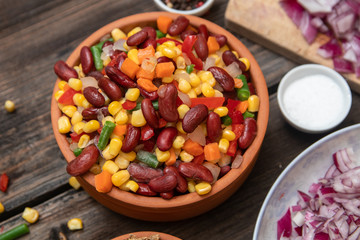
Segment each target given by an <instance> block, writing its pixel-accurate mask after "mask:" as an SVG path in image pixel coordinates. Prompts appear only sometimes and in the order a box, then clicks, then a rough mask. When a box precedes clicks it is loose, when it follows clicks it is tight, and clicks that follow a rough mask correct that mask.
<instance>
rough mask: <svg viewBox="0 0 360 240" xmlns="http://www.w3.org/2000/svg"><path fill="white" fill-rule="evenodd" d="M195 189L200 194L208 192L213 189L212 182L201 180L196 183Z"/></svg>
mask: <svg viewBox="0 0 360 240" xmlns="http://www.w3.org/2000/svg"><path fill="white" fill-rule="evenodd" d="M195 191H196V192H197V194H199V195H205V194H208V193H209V192H210V191H211V184H210V183H208V182H201V183H198V184H196V185H195Z"/></svg>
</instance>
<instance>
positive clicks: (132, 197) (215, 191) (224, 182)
mask: <svg viewBox="0 0 360 240" xmlns="http://www.w3.org/2000/svg"><path fill="white" fill-rule="evenodd" d="M159 15H164V16H169V17H171V18H173V19H174V18H176V17H177V16H179V15H181V14H174V13H169V12H161V11H160V12H148V13H139V14H135V15H131V16H128V17H124V18H120V19H118V20H115V21H113V22H111V23H109V24H107V25H105V26H103V27H101V28H100V29H98V30H97V31H95V32H94V33H92V34H91V35H90V36H88V37H87V38H86V39H85V40H84V41H82V42H81V43H80V44H79V45H78V46H77V47H76V49H75V50H74V51H73V52H72V53H71V55H70V56H69V58H68V59H67V60H66V63H67V64H69V66H74V65H75V64H77V63H79V55H80V50H81V48H82V47H83V46H91V45H93V44H95V43H97V42H98V41H99V39H100V38H101V37H102V36H104V35H105V34H108V33H110V32H111V30H112V29H114V28H115V27H118V28H120V29H121V28H125V27H134V26H139V25H141V24H143V25H144V23H145V25H149V23H150V22H156V19H157V17H158V16H159ZM186 17H187V18H188V19H189V20H190V23H191V24H192V25H193V26H195V27H198V26H199V25H200V24H202V23H203V24H206V25H207V27H208V29H209V31H210V29H211V32H223V33H226V37H227V38H228V46H229V47H230V48H231V49H234V50H236V51H238V52H239V53H241V56H244V57H246V58H248V60H249V61H250V63H251V68H250V74H251V76H256V79H257V80H256V81H254V87H255V89H256V90H257V95H258V96H259V98H260V109H259V111H258V115H257V123H258V131H257V135H256V137H255V139H254V141H253V143H252V144H251V145H250V147H249V148H248V149H247V150H246V151H245V153H244V155H243V158H244V161H243V163H242V164H241V166H240V168H237V169H231V170H230V171H229V172H228V173H227V174H226V175H225V176H223V177H222V178H221V179H219V180H218V181H217V182H216V183H215V184H213V185H212V190H211V192H210V193H208V194H206V195H202V196H200V195H198V194H197V193H187V194H184V195H178V196H175V197H173V198H172V199H170V200H165V199H163V198H161V197H146V196H141V195H137V194H134V193H131V192H126V191H122V190H120V189H118V188H116V187H113V188H112V190H111V191H110V192H109V193H100V194H105V195H107V196H108V197H110V198H113V199H116V200H119V201H121V202H124V203H127V204H130V205H135V206H140V207H143V208H156V209H168V208H178V207H183V206H188V205H190V204H192V203H198V202H202V201H204V200H205V199H208V198H210V199H211V201H216V199H218V198H221V196H219V193H221V192H224V190H225V189H227V188H229V187H231V186H232V185H233V184H232V183H234V182H235V180H236V179H238V178H239V177H240V176H241V174H242V173H247V172H248V171H249V170H251V168H252V167H253V165H254V163H255V161H256V156H257V155H258V153H259V150H260V148H261V145H262V142H263V139H264V137H265V132H266V129H267V125H268V120H269V95H268V89H267V85H266V81H265V78H264V76H263V73H262V71H261V69H260V66H259V65H258V63H257V61H256V60H255V58H254V56H253V55H252V54H251V53H250V51H249V49H248V48H246V47H245V45H243V43H242V42H241V41H240V40H238V39H237V38H236V37H235V36H234V35H232V34H231V33H230V32H228V31H227V30H225V29H224V28H222V27H220V26H218V25H217V24H215V23H212V22H210V21H208V20H206V19H202V18H200V17H197V16H192V15H189V16H186ZM124 22H126V23H127V24H126V25H124ZM129 22H130V23H131V24H130V25H129V24H128V23H129ZM59 81H60V79H59V78H57V80H56V82H55V86H54V90H53V95H52V96H54V94H55V93H56V91H57V90H58V89H59V88H58V82H59ZM260 86H261V87H260ZM51 99H52V100H51V122H52V127H53V131H54V135H55V139H56V141H57V144H58V146H59V148H60V150H61V152H62V154H63V156H64V158H65V160H66V161H67V162H69V161H71V160H72V159H74V158H75V155H74V153H73V152H72V151H71V150H70V148H69V144H68V142H67V140H66V136H65V135H63V134H60V133H59V131H58V126H57V120H58V118H59V117H60V116H61V111H60V109H59V108H58V104H57V102H56V100H55V98H54V97H52V98H51ZM254 158H255V159H254ZM78 178H80V180H83V181H85V182H87V183H89V184H90V185H92V187H93V188H94V189H95V181H94V174H92V173H90V172H87V173H85V174H83V175H82V176H80V177H78ZM237 187H240V186H237ZM95 191H96V190H95Z"/></svg>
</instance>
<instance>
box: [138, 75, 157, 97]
mask: <svg viewBox="0 0 360 240" xmlns="http://www.w3.org/2000/svg"><path fill="white" fill-rule="evenodd" d="M154 80H155V79H154ZM153 83H154V81H153ZM138 88H139V90H140V94H141V96H143V97H144V98H148V99H150V100H151V101H154V100H156V99H158V98H159V95H158V93H157V91H154V92H148V91H146V90H145V89H143V88H141V87H139V86H138Z"/></svg>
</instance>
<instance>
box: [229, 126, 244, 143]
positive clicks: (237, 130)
mask: <svg viewBox="0 0 360 240" xmlns="http://www.w3.org/2000/svg"><path fill="white" fill-rule="evenodd" d="M231 128H232V129H231V130H232V131H233V132H234V133H235V136H236V137H235V140H237V139H239V137H240V136H241V135H242V134H243V132H244V129H245V126H244V124H232V125H231ZM235 140H234V141H235Z"/></svg>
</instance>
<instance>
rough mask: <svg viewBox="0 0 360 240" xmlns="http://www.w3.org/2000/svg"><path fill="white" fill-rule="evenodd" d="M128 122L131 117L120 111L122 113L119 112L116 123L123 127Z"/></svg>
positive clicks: (124, 111)
mask: <svg viewBox="0 0 360 240" xmlns="http://www.w3.org/2000/svg"><path fill="white" fill-rule="evenodd" d="M140 111H141V110H140ZM128 120H129V117H128V115H127V112H126V110H120V112H118V113H117V114H116V116H115V122H116V123H117V124H119V125H123V124H125V123H127V121H128Z"/></svg>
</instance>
